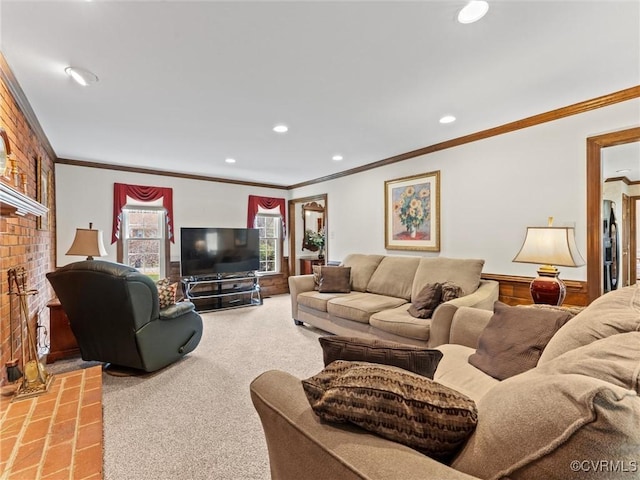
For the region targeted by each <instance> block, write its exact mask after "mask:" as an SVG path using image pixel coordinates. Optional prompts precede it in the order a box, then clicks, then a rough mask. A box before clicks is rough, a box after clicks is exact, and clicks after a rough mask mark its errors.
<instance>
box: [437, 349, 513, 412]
mask: <svg viewBox="0 0 640 480" xmlns="http://www.w3.org/2000/svg"><path fill="white" fill-rule="evenodd" d="M436 350H440V351H441V352H442V354H443V357H442V359H441V360H440V363H439V364H438V368H437V369H436V373H435V374H434V376H433V379H434V380H435V381H437V382H440V383H442V384H443V385H446V386H447V387H450V388H453V389H454V390H457V391H459V392H461V393H464V394H465V395H466V396H468V397H469V398H472V399H473V400H474V401H476V402H477V401H478V400H480V399H481V398H482V397H484V396H485V394H486V393H487V392H488V391H489V390H491V389H492V388H493V387H495V386H496V385H497V384H498V383H500V381H499V380H496V379H495V378H493V377H492V376H490V375H487V374H486V373H484V372H482V371H480V370H478V369H477V368H476V367H474V366H473V365H471V364H470V363H469V361H468V359H469V356H470V355H471V354H472V353H474V352H475V350H474V349H473V348H470V347H465V346H464V345H456V344H453V343H448V344H445V345H440V346H438V347H436Z"/></svg>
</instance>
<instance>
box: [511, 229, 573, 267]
mask: <svg viewBox="0 0 640 480" xmlns="http://www.w3.org/2000/svg"><path fill="white" fill-rule="evenodd" d="M513 261H514V262H519V263H536V264H544V265H560V266H564V267H580V266H582V265H584V259H583V258H582V255H580V252H579V251H578V247H577V246H576V238H575V230H574V229H573V228H572V227H527V236H526V237H525V239H524V243H523V244H522V248H520V251H519V252H518V254H517V255H516V257H515V258H514V259H513Z"/></svg>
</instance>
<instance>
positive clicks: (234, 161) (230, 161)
mask: <svg viewBox="0 0 640 480" xmlns="http://www.w3.org/2000/svg"><path fill="white" fill-rule="evenodd" d="M224 161H225V162H227V163H236V159H235V158H225V159H224Z"/></svg>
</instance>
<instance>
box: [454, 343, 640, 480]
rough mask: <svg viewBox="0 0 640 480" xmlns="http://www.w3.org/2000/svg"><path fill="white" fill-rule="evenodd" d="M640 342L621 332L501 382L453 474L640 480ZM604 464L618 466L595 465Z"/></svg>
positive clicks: (517, 479)
mask: <svg viewBox="0 0 640 480" xmlns="http://www.w3.org/2000/svg"><path fill="white" fill-rule="evenodd" d="M614 337H619V338H614ZM639 340H640V333H638V332H630V333H624V334H615V335H612V336H610V337H608V338H605V339H602V340H597V341H595V342H592V343H591V344H589V345H585V346H583V347H579V348H577V349H575V350H573V351H570V352H566V353H565V354H563V355H561V356H559V357H557V358H556V359H554V360H551V361H549V362H548V363H546V364H544V365H542V366H539V367H537V368H535V369H533V370H530V371H528V372H526V373H524V374H522V375H519V376H517V377H513V378H509V379H507V380H505V381H504V382H500V383H498V384H497V385H496V386H494V387H493V388H492V389H490V390H489V391H488V392H487V393H486V395H485V396H483V397H482V398H481V399H480V400H479V401H478V416H479V418H481V419H482V420H481V421H480V422H478V426H477V428H476V430H475V432H474V433H473V435H472V436H471V438H470V439H469V441H468V442H467V443H466V445H465V446H464V448H463V449H462V450H461V452H460V453H459V455H458V456H457V457H456V459H455V460H454V462H453V464H452V466H453V468H455V469H456V470H459V471H461V472H464V473H467V474H470V475H473V476H475V477H478V478H486V479H493V480H496V479H503V478H509V479H511V480H538V479H542V478H543V479H545V480H561V479H562V480H567V479H575V480H582V479H585V478H590V479H603V480H604V479H610V480H613V479H617V478H624V476H625V474H624V473H623V472H625V471H626V472H627V473H630V478H637V475H638V474H637V471H636V465H637V461H638V452H640V429H639V428H638V421H637V419H638V418H640V396H638V388H639V387H638V382H639V381H640V378H638V377H639V375H640V351H639V350H638V341H639ZM602 460H604V461H607V462H614V463H607V464H599V465H600V466H594V465H598V462H599V461H602ZM576 462H578V463H576ZM588 462H593V463H589V464H588ZM574 467H575V468H574ZM607 467H608V468H609V469H608V470H605V468H607ZM630 468H633V469H634V470H633V471H632V470H629V469H630ZM624 469H626V470H624Z"/></svg>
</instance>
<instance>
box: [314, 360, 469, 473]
mask: <svg viewBox="0 0 640 480" xmlns="http://www.w3.org/2000/svg"><path fill="white" fill-rule="evenodd" d="M302 386H303V388H304V391H305V394H306V395H307V399H308V400H309V403H310V405H311V407H312V408H313V411H314V412H315V413H316V414H317V415H318V416H319V417H320V418H321V419H323V420H325V421H330V422H341V423H346V422H349V423H353V424H355V425H358V426H359V427H361V428H364V429H365V430H368V431H371V432H374V433H376V434H378V435H380V436H382V437H385V438H387V439H389V440H393V441H395V442H398V443H402V444H405V445H408V446H410V447H412V448H415V449H417V450H420V451H421V452H423V453H425V454H426V455H429V456H431V457H434V458H437V459H439V460H443V461H445V460H447V459H449V458H450V457H451V455H452V454H454V453H455V452H456V451H457V450H458V449H459V447H460V446H461V445H462V444H463V442H464V441H465V440H466V439H467V438H468V436H469V435H470V434H471V433H472V432H473V430H474V429H475V427H476V423H477V420H478V417H477V410H476V406H475V403H474V402H473V400H471V399H470V398H468V397H466V396H465V395H463V394H461V393H459V392H456V391H455V390H453V389H451V388H449V387H445V386H444V385H441V384H439V383H437V382H434V381H433V380H431V379H428V378H425V377H423V376H421V375H417V374H415V373H412V372H408V371H406V370H403V369H400V368H397V367H391V366H388V365H377V364H374V363H366V362H345V361H342V360H338V361H336V362H333V363H332V364H330V365H329V366H328V367H326V368H325V369H324V370H323V371H322V372H320V373H319V374H318V375H316V376H313V377H311V378H308V379H306V380H303V381H302Z"/></svg>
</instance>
